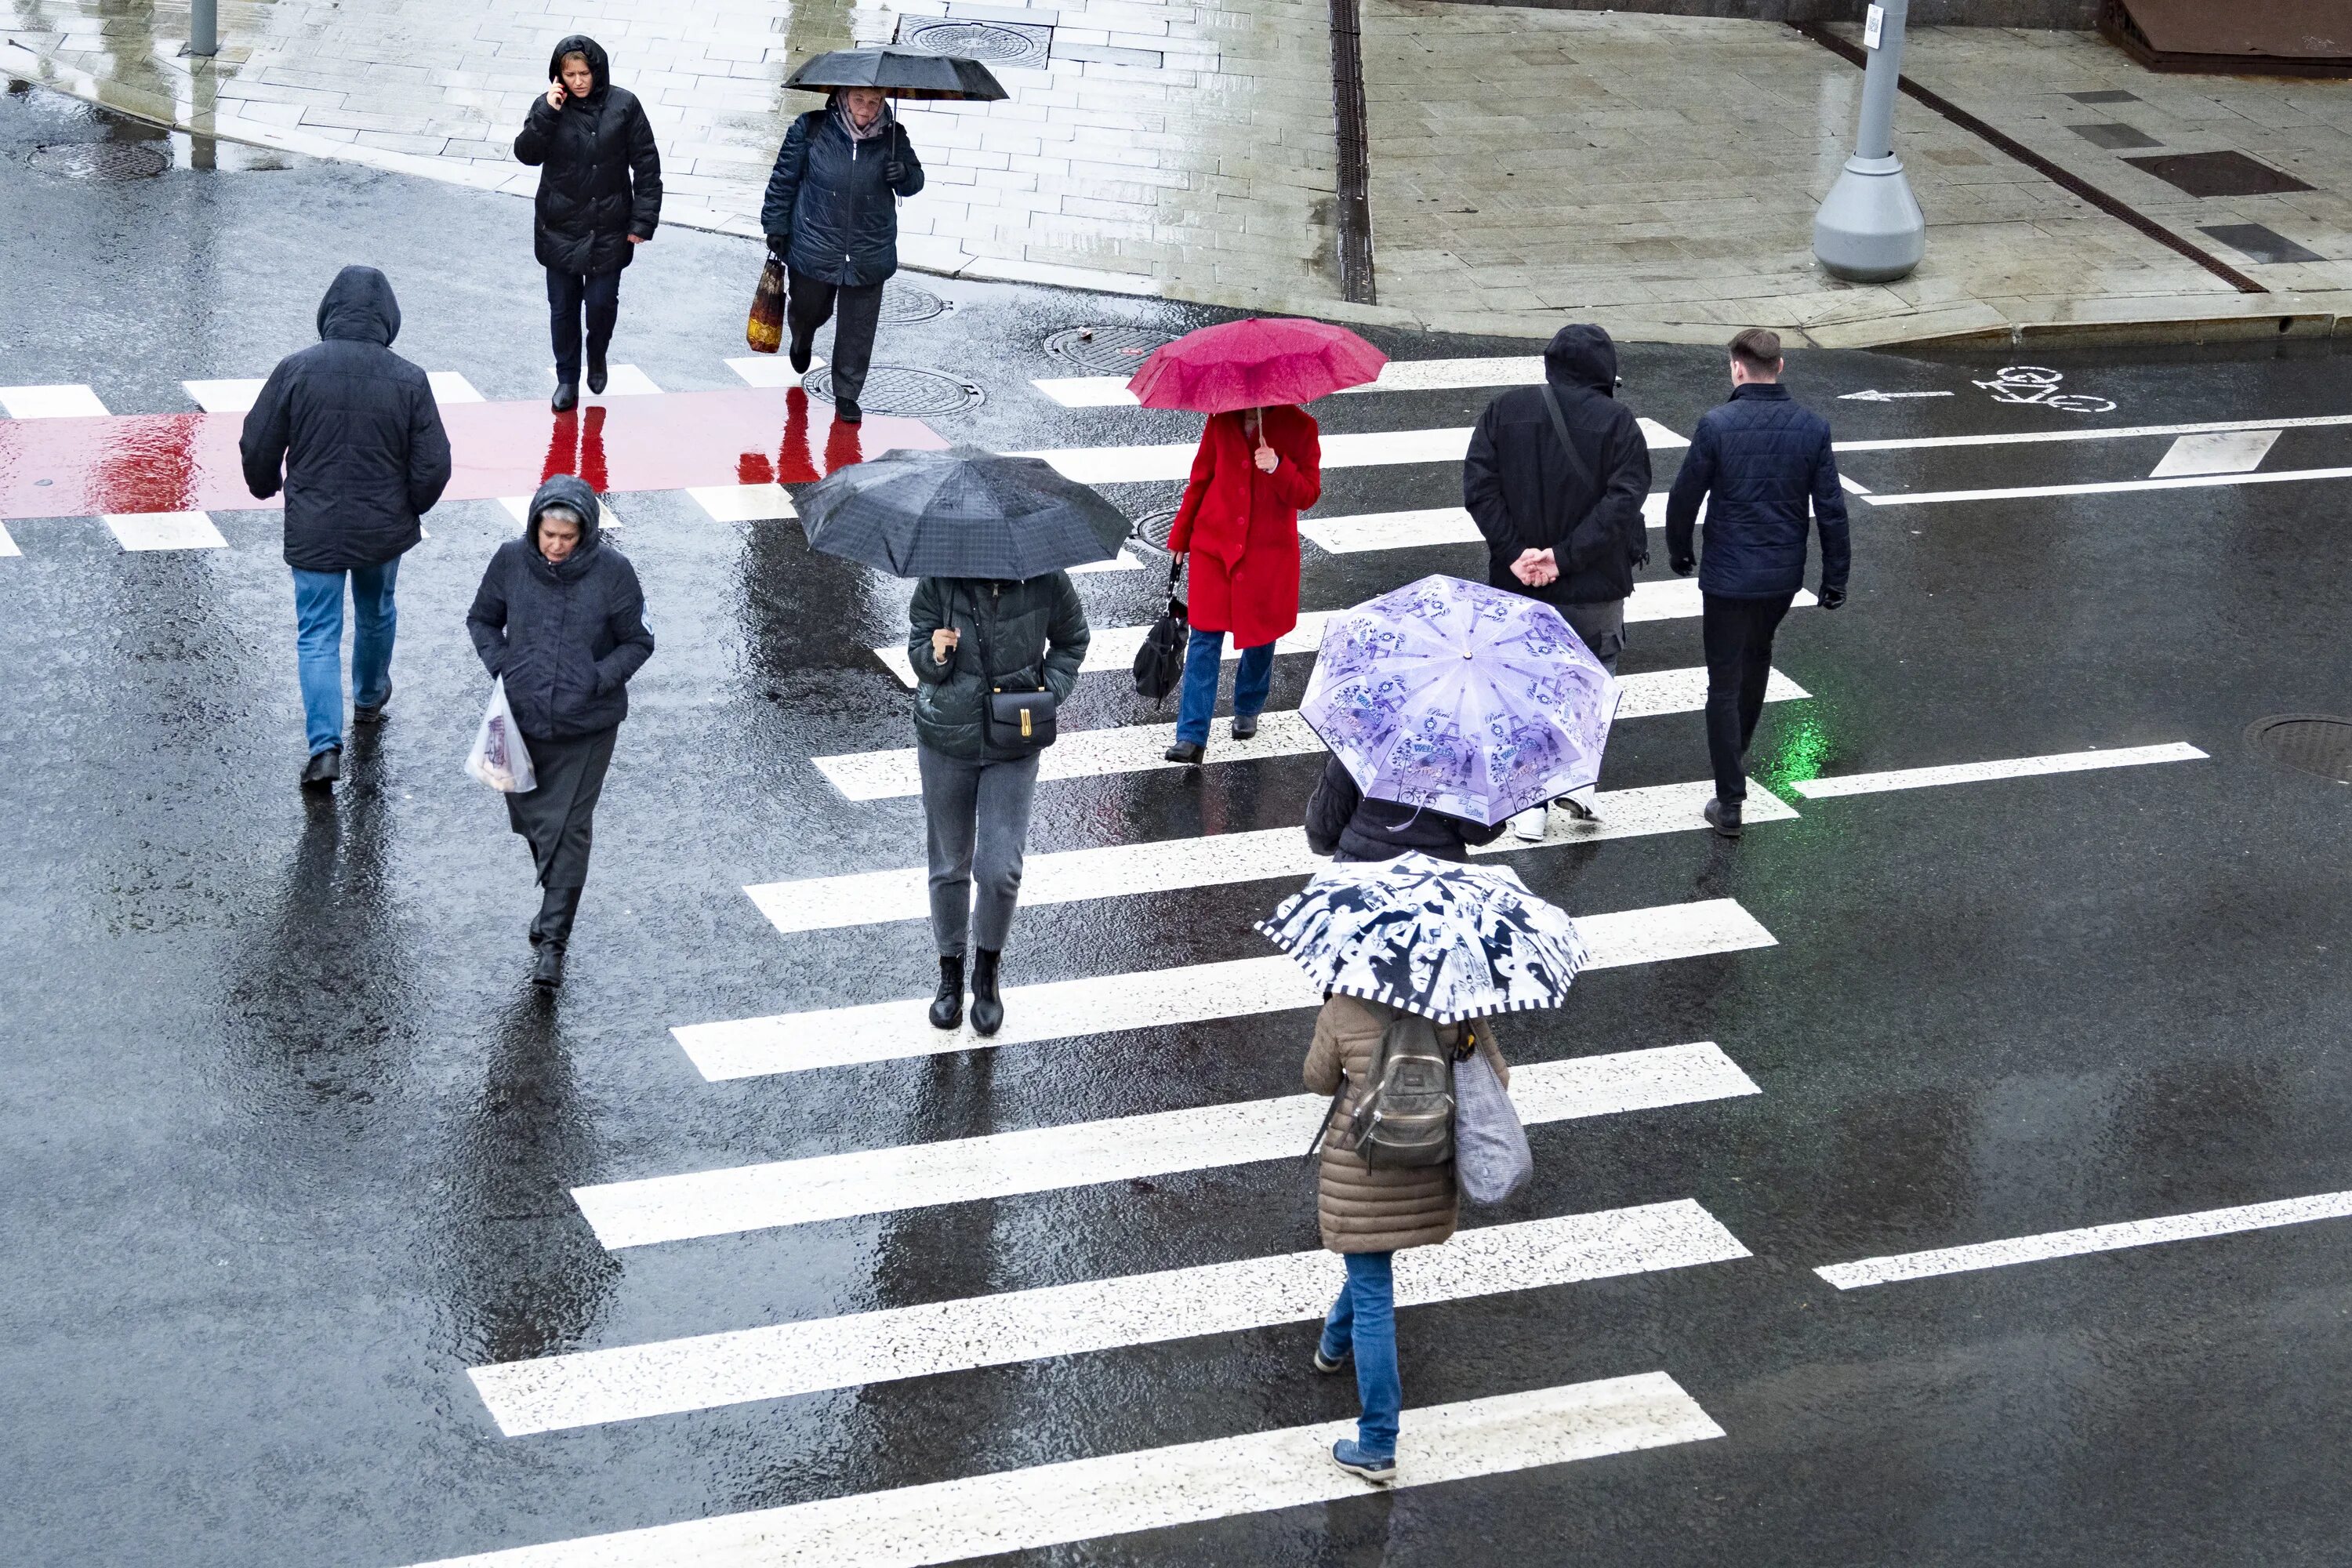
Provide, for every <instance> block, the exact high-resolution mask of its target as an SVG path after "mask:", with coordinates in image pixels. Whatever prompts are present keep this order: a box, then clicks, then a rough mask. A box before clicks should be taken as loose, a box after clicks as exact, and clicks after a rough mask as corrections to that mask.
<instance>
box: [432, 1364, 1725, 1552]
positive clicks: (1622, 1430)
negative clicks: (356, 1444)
mask: <svg viewBox="0 0 2352 1568" xmlns="http://www.w3.org/2000/svg"><path fill="white" fill-rule="evenodd" d="M1354 1430H1355V1423H1354V1422H1353V1421H1325V1422H1320V1423H1318V1424H1317V1425H1314V1426H1290V1427H1285V1428H1282V1429H1281V1430H1278V1431H1272V1432H1257V1433H1251V1434H1249V1435H1247V1436H1239V1437H1219V1438H1213V1439H1211V1440H1209V1441H1206V1442H1198V1443H1184V1444H1180V1445H1176V1446H1174V1447H1163V1448H1146V1449H1141V1450H1139V1451H1136V1452H1132V1453H1124V1454H1108V1455H1103V1456H1099V1457H1097V1458H1084V1459H1067V1460H1064V1461H1062V1462H1061V1463H1058V1464H1050V1465H1038V1466H1034V1467H1031V1468H1024V1469H1015V1470H997V1471H992V1472H988V1473H985V1474H982V1475H976V1476H964V1477H960V1478H958V1479H954V1480H948V1481H934V1482H931V1483H929V1484H928V1485H923V1486H914V1487H904V1488H899V1489H895V1490H889V1491H878V1492H866V1493H861V1494H858V1495H855V1496H850V1497H838V1498H824V1499H820V1500H815V1501H813V1502H801V1503H790V1504H785V1505H783V1506H782V1507H777V1508H767V1509H759V1510H752V1511H749V1512H744V1513H731V1514H720V1515H718V1516H716V1517H713V1518H709V1519H697V1520H689V1521H685V1522H682V1523H678V1524H664V1525H656V1526H653V1527H650V1528H647V1529H643V1530H629V1531H615V1532H613V1533H611V1534H606V1535H595V1536H589V1537H586V1538H584V1539H581V1540H577V1541H559V1542H550V1543H548V1544H546V1545H540V1546H523V1547H516V1548H512V1549H510V1550H508V1551H504V1552H482V1553H480V1554H478V1555H474V1556H467V1557H452V1558H445V1559H443V1560H442V1561H441V1562H439V1563H426V1564H422V1565H421V1568H677V1564H682V1563H692V1564H694V1568H837V1565H839V1564H845V1563H855V1564H856V1568H922V1565H923V1564H929V1563H953V1562H958V1561H961V1560H962V1559H965V1558H970V1557H989V1556H995V1555H997V1554H998V1553H1001V1552H1024V1551H1034V1550H1037V1549H1039V1548H1043V1547H1048V1546H1060V1545H1066V1544H1069V1543H1071V1542H1080V1541H1092V1540H1098V1539H1101V1538H1103V1537H1107V1536H1114V1535H1125V1534H1129V1533H1132V1532H1134V1531H1144V1530H1165V1529H1169V1528H1171V1527H1173V1526H1177V1525H1185V1524H1201V1523H1205V1522H1208V1521H1213V1520H1218V1519H1227V1518H1232V1517H1234V1516H1236V1515H1242V1514H1252V1513H1264V1512H1269V1511H1271V1510H1276V1509H1285V1508H1303V1507H1306V1506H1307V1505H1310V1504H1313V1503H1318V1502H1330V1501H1336V1500H1339V1499H1342V1498H1349V1497H1359V1496H1361V1495H1363V1493H1364V1491H1365V1490H1366V1488H1365V1485H1364V1483H1363V1482H1361V1481H1359V1480H1357V1479H1355V1478H1354V1477H1352V1476H1349V1475H1347V1474H1345V1473H1343V1472H1341V1471H1340V1470H1339V1469H1338V1468H1336V1467H1334V1466H1333V1465H1332V1463H1331V1457H1330V1456H1331V1445H1332V1444H1333V1443H1335V1442H1337V1441H1338V1440H1339V1438H1341V1437H1345V1436H1351V1435H1352V1434H1353V1432H1354ZM1720 1436H1724V1431H1723V1428H1722V1427H1721V1426H1717V1425H1716V1423H1715V1421H1714V1420H1713V1418H1711V1417H1710V1416H1709V1415H1707V1414H1706V1411H1705V1410H1703V1409H1701V1408H1700V1407H1699V1405H1698V1403H1697V1402H1696V1400H1694V1399H1692V1398H1691V1396H1690V1395H1689V1394H1685V1393H1684V1392H1683V1389H1682V1385H1681V1384H1677V1383H1676V1382H1675V1380H1674V1379H1673V1378H1672V1377H1670V1376H1668V1375H1667V1374H1666V1373H1663V1372H1651V1373H1639V1374H1637V1375H1635V1376H1632V1377H1613V1378H1609V1379H1607V1380H1605V1381H1601V1382H1596V1383H1579V1384H1568V1385H1566V1386H1565V1387H1559V1388H1538V1389H1531V1390H1528V1392H1526V1393H1523V1394H1499V1395H1496V1396H1494V1397H1491V1398H1486V1399H1473V1400H1465V1401H1464V1402H1462V1403H1460V1404H1455V1405H1422V1406H1417V1407H1414V1408H1411V1409H1408V1410H1406V1411H1405V1413H1404V1421H1403V1430H1402V1433H1401V1434H1400V1435H1399V1436H1398V1439H1397V1479H1396V1482H1395V1486H1396V1488H1397V1489H1400V1490H1402V1489H1407V1488H1412V1487H1423V1486H1435V1485H1439V1484H1441V1483H1444V1482H1446V1481H1458V1480H1469V1479H1475V1478H1478V1477H1485V1476H1500V1475H1508V1474H1511V1473H1513V1472H1515V1471H1518V1470H1527V1469H1535V1468H1541V1467H1545V1466H1550V1465H1564V1464H1570V1463H1573V1462H1574V1461H1576V1460H1579V1459H1590V1458H1600V1457H1601V1456H1603V1455H1608V1454H1623V1453H1631V1452H1633V1451H1635V1450H1637V1449H1643V1448H1657V1447H1669V1446H1672V1445H1675V1444H1680V1443H1697V1442H1705V1441H1707V1440H1708V1439H1710V1438H1716V1437H1720Z"/></svg>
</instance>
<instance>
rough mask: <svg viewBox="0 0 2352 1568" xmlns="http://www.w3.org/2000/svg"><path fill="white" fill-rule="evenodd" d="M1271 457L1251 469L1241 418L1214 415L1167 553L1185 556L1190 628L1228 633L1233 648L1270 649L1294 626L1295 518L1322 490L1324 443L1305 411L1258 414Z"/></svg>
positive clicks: (1250, 447) (1251, 445) (1252, 448)
mask: <svg viewBox="0 0 2352 1568" xmlns="http://www.w3.org/2000/svg"><path fill="white" fill-rule="evenodd" d="M1265 444H1266V445H1267V446H1269V447H1273V448H1274V450H1275V452H1276V455H1277V456H1278V458H1280V460H1279V461H1278V462H1277V463H1276V465H1275V469H1274V472H1272V473H1270V474H1265V473H1260V472H1259V471H1258V468H1257V462H1256V452H1257V443H1256V442H1255V441H1253V440H1252V439H1250V437H1248V436H1246V435H1245V434H1244V433H1243V430H1242V416H1241V415H1239V414H1238V413H1235V414H1215V415H1212V416H1210V417H1209V425H1208V428H1207V429H1205V430H1203V431H1202V433H1201V450H1200V452H1199V454H1198V455H1197V456H1196V457H1194V458H1193V459H1192V482H1191V483H1189V484H1187V485H1186V486H1185V487H1184V504H1183V505H1182V506H1181V507H1180V508H1178V509H1177V512H1176V521H1175V523H1174V524H1173V526H1171V528H1170V529H1169V531H1168V548H1169V549H1171V550H1176V551H1186V552H1190V553H1191V556H1192V559H1191V562H1190V563H1189V564H1188V565H1187V567H1186V574H1187V576H1188V577H1189V578H1190V586H1189V588H1188V590H1187V593H1186V600H1185V602H1186V605H1187V606H1188V609H1189V614H1190V616H1191V620H1192V626H1194V627H1195V628H1196V629H1198V630H1200V631H1204V632H1229V633H1231V634H1232V635H1233V639H1234V646H1235V647H1258V646H1260V645H1261V644H1265V643H1270V642H1272V641H1274V640H1275V638H1276V637H1281V636H1282V635H1283V634H1284V633H1286V632H1287V631H1289V630H1290V628H1291V627H1293V626H1297V624H1298V514H1299V513H1300V512H1301V511H1304V510H1306V509H1307V508H1308V507H1310V506H1313V505H1314V504H1315V502H1316V501H1317V500H1318V499H1319V498H1320V497H1321V496H1322V494H1323V444H1322V442H1321V441H1320V440H1319V439H1318V437H1317V435H1316V426H1315V419H1314V416H1312V415H1310V414H1308V413H1307V410H1305V409H1304V408H1294V407H1279V408H1269V409H1267V410H1266V411H1265Z"/></svg>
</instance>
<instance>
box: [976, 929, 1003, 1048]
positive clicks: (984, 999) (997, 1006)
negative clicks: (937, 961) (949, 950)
mask: <svg viewBox="0 0 2352 1568" xmlns="http://www.w3.org/2000/svg"><path fill="white" fill-rule="evenodd" d="M1002 956H1003V954H1002V953H995V952H989V951H988V949H986V948H984V947H983V948H981V949H980V950H978V951H977V952H974V953H973V954H972V961H971V1026H972V1031H973V1033H975V1034H981V1035H992V1034H994V1033H996V1031H997V1027H998V1026H1000V1025H1002V1024H1003V1022H1004V1001H1003V998H1002V997H1000V996H998V995H997V994H996V961H997V960H998V959H999V958H1000V957H1002Z"/></svg>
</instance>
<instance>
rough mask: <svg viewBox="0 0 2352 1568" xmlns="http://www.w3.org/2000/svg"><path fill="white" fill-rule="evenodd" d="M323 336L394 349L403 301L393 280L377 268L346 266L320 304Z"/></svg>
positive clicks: (337, 275) (337, 274) (320, 326)
mask: <svg viewBox="0 0 2352 1568" xmlns="http://www.w3.org/2000/svg"><path fill="white" fill-rule="evenodd" d="M319 336H320V337H321V338H345V339H350V340H353V341H355V342H365V343H381V344H382V345H383V346H384V347H385V348H390V347H391V346H392V340H393V339H394V338H396V337H398V336H400V301H399V300H395V299H394V298H393V297H392V279H389V278H386V277H385V276H384V275H383V273H381V272H378V271H377V270H376V269H375V268H373V267H346V268H343V269H342V270H341V272H338V273H336V274H335V280H334V281H333V282H332V283H330V284H328V285H327V292H326V296H325V297H324V298H323V299H321V300H320V301H319Z"/></svg>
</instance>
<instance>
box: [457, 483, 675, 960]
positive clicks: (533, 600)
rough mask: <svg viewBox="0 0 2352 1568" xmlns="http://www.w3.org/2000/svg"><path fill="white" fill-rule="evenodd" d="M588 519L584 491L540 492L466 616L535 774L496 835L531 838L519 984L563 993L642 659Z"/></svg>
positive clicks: (647, 633) (642, 641)
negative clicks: (532, 911) (566, 956)
mask: <svg viewBox="0 0 2352 1568" xmlns="http://www.w3.org/2000/svg"><path fill="white" fill-rule="evenodd" d="M599 515H600V508H599V507H598V505H597V501H596V492H595V491H593V490H592V489H589V488H588V486H587V485H586V484H585V483H583V481H581V480H580V479H574V478H573V477H572V475H570V474H558V475H556V476H555V477H554V478H553V479H549V480H548V481H547V482H546V483H545V484H543V485H541V486H540V487H539V493H538V494H537V495H535V496H533V497H531V498H530V521H528V522H526V523H524V524H523V531H522V537H521V538H520V539H509V540H508V541H507V542H505V543H504V544H501V545H499V548H498V552H497V553H496V554H494V555H492V556H491V557H490V564H489V566H488V569H487V570H486V571H484V572H483V574H482V585H481V587H480V589H479V590H478V591H477V592H476V594H475V595H474V607H473V608H472V609H470V610H468V611H467V612H466V630H467V632H468V633H469V634H470V635H471V636H472V637H473V639H474V650H475V651H476V652H477V653H478V654H480V655H481V658H482V666H483V668H486V669H488V671H489V672H490V674H491V675H492V676H493V677H495V678H496V679H499V680H502V681H504V682H505V683H506V693H507V707H508V709H509V711H511V712H512V713H513V714H514V723H515V728H516V729H517V730H518V731H521V733H522V740H523V746H524V748H525V750H527V751H528V752H530V762H531V768H532V771H533V772H534V773H537V775H538V778H537V787H535V788H533V789H531V790H529V791H527V792H525V793H523V794H520V795H509V796H507V825H508V826H509V827H511V828H513V829H514V831H515V832H517V833H519V834H520V835H521V836H522V837H524V838H525V839H527V840H529V841H530V852H531V859H532V861H533V863H534V864H535V865H536V866H537V868H538V870H539V883H540V886H541V889H544V891H543V892H542V894H541V900H540V909H539V918H538V919H537V920H535V921H531V925H530V943H531V946H532V948H533V949H535V950H536V952H537V953H538V957H537V959H536V961H535V962H534V963H533V966H532V969H531V980H532V983H533V984H539V985H543V986H555V985H560V984H562V983H563V950H564V947H565V945H566V944H567V943H568V942H570V941H571V939H572V917H573V916H574V915H576V914H577V913H578V912H579V910H580V892H581V889H583V887H585V886H586V885H587V881H588V850H589V846H590V842H591V839H592V837H593V829H594V826H595V820H594V819H595V814H596V801H597V798H598V796H599V795H602V794H603V793H604V770H605V769H606V768H608V767H610V766H611V765H612V762H613V742H614V738H615V737H616V736H617V734H618V733H619V731H620V727H621V721H622V720H624V719H625V718H627V717H628V716H629V678H630V677H632V676H634V675H635V674H636V673H637V671H638V670H640V669H642V668H645V663H646V660H647V659H648V658H652V657H653V653H654V634H653V632H652V630H651V629H650V628H649V627H647V626H646V595H645V591H644V590H643V589H642V588H640V587H639V586H638V585H637V571H636V568H635V567H634V566H632V565H630V564H629V558H628V557H627V556H625V555H624V554H622V553H621V552H619V551H618V550H616V549H614V547H613V546H612V545H611V544H609V543H607V542H605V541H604V536H603V534H602V532H601V531H599V528H598V519H599Z"/></svg>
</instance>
